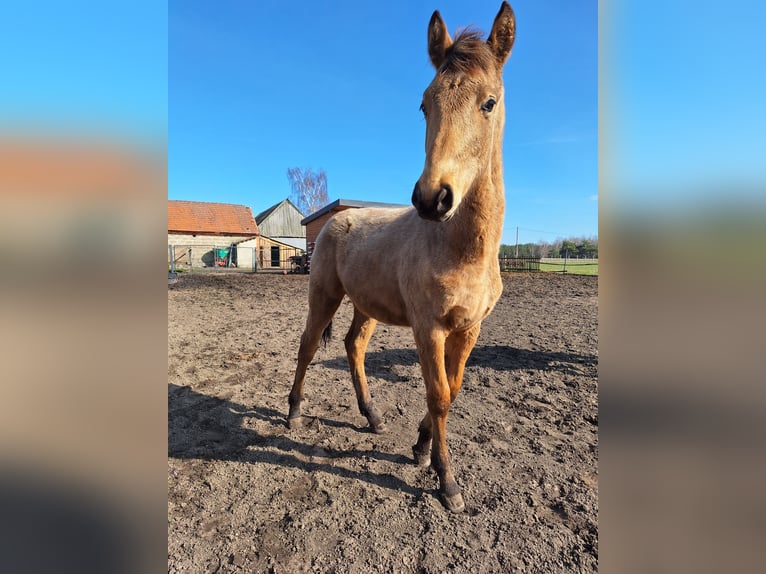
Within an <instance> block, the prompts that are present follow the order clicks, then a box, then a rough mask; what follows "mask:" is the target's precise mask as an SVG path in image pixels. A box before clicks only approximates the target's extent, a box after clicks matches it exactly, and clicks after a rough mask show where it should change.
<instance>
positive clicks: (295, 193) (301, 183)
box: [287, 167, 330, 215]
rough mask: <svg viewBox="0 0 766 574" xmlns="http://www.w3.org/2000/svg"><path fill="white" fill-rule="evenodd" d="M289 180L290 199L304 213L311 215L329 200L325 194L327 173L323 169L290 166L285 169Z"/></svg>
mask: <svg viewBox="0 0 766 574" xmlns="http://www.w3.org/2000/svg"><path fill="white" fill-rule="evenodd" d="M287 179H288V181H289V182H290V189H291V190H292V191H291V192H290V199H292V201H293V203H294V204H295V206H296V207H297V208H298V209H299V210H300V211H301V212H302V213H303V214H304V215H311V214H312V213H314V212H315V211H317V210H319V209H321V208H322V207H324V206H325V205H327V204H328V203H329V202H330V199H329V196H328V195H327V174H326V173H325V171H324V170H323V169H320V170H319V171H313V170H312V169H309V168H304V169H301V168H299V167H291V168H288V170H287Z"/></svg>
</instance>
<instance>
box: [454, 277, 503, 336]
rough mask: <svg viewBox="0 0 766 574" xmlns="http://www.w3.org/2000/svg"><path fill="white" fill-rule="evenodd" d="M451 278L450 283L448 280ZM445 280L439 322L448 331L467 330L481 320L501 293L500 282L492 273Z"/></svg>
mask: <svg viewBox="0 0 766 574" xmlns="http://www.w3.org/2000/svg"><path fill="white" fill-rule="evenodd" d="M450 279H451V280H450ZM456 279H457V278H447V280H446V281H445V282H444V283H443V286H444V295H445V297H444V304H443V306H442V309H441V315H442V320H443V322H444V324H445V326H446V327H447V328H448V329H450V330H455V331H461V330H464V329H468V328H469V327H471V326H473V325H475V324H476V323H479V322H481V321H482V320H484V318H485V317H487V315H489V313H490V312H491V311H492V309H493V308H494V306H495V303H497V300H498V299H499V298H500V294H501V292H502V281H501V280H500V278H499V277H495V276H494V275H493V274H491V273H487V274H476V275H473V276H468V277H462V278H461V279H462V280H456Z"/></svg>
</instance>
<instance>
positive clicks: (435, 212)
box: [412, 182, 454, 221]
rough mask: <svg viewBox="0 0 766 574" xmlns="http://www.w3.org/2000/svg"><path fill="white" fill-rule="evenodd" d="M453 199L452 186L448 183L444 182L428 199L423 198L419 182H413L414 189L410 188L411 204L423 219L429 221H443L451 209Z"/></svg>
mask: <svg viewBox="0 0 766 574" xmlns="http://www.w3.org/2000/svg"><path fill="white" fill-rule="evenodd" d="M453 201H454V195H453V193H452V188H451V187H450V186H449V184H446V183H445V184H444V185H442V186H441V188H440V189H439V193H437V194H436V195H435V196H434V197H433V198H432V199H431V200H430V201H429V200H425V199H424V198H423V194H422V193H421V191H420V182H418V183H416V184H415V189H413V190H412V205H414V206H415V209H416V210H417V212H418V215H419V216H420V217H422V218H423V219H428V220H430V221H444V219H445V218H446V217H447V214H448V213H449V211H450V209H452V203H453Z"/></svg>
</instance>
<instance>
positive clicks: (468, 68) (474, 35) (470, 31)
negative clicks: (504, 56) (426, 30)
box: [440, 28, 497, 75]
mask: <svg viewBox="0 0 766 574" xmlns="http://www.w3.org/2000/svg"><path fill="white" fill-rule="evenodd" d="M483 35H484V34H483V32H482V31H481V30H477V29H475V28H465V29H463V30H460V31H459V32H458V33H457V35H456V36H455V41H454V42H453V44H452V45H451V46H450V47H449V48H447V52H446V54H445V60H444V64H442V67H441V69H440V72H441V73H445V72H456V73H462V74H469V75H472V74H474V73H475V72H478V71H480V70H487V69H490V68H491V67H492V66H495V65H496V64H497V62H496V60H495V58H494V56H493V55H492V51H491V50H490V49H489V46H487V43H486V42H485V41H484V38H483Z"/></svg>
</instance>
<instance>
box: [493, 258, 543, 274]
mask: <svg viewBox="0 0 766 574" xmlns="http://www.w3.org/2000/svg"><path fill="white" fill-rule="evenodd" d="M498 261H499V262H500V271H540V258H539V257H526V256H522V257H498Z"/></svg>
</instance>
